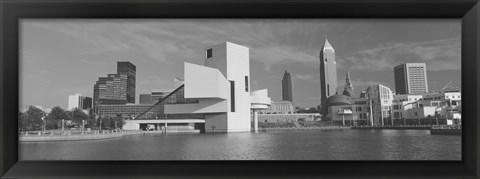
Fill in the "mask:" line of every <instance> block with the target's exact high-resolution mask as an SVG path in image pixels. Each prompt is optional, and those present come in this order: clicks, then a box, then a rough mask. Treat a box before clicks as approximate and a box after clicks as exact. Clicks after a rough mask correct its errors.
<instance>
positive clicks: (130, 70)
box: [117, 62, 137, 103]
mask: <svg viewBox="0 0 480 179" xmlns="http://www.w3.org/2000/svg"><path fill="white" fill-rule="evenodd" d="M136 69H137V68H136V67H135V65H133V64H132V63H130V62H117V74H126V75H127V86H126V98H127V102H128V103H135V79H136V71H137V70H136Z"/></svg>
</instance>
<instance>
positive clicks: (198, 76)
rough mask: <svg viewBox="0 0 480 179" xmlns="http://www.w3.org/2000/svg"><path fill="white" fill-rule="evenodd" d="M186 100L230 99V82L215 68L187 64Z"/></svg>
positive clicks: (185, 65)
mask: <svg viewBox="0 0 480 179" xmlns="http://www.w3.org/2000/svg"><path fill="white" fill-rule="evenodd" d="M184 67H185V81H184V82H185V98H221V99H227V98H229V94H230V93H229V90H228V86H229V82H228V81H227V79H225V77H224V76H223V75H222V73H221V72H220V71H219V70H218V69H215V68H211V67H205V66H201V65H195V64H191V63H185V64H184Z"/></svg>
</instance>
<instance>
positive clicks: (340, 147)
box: [19, 130, 461, 160]
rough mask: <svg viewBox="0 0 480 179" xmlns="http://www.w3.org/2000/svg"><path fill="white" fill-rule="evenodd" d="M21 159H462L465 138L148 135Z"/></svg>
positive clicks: (418, 134)
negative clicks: (462, 139) (462, 141)
mask: <svg viewBox="0 0 480 179" xmlns="http://www.w3.org/2000/svg"><path fill="white" fill-rule="evenodd" d="M19 150H20V151H19V158H20V160H461V137H460V136H444V135H430V132H429V131H428V130H330V131H319V130H302V131H269V132H267V133H248V132H246V133H228V134H170V135H161V134H147V135H133V136H127V137H123V138H119V139H108V140H94V141H71V142H36V143H20V146H19Z"/></svg>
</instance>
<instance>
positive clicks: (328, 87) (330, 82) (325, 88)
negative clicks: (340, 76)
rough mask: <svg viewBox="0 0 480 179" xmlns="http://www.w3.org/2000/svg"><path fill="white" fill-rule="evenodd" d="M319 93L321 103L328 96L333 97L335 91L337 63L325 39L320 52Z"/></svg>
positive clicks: (333, 51)
mask: <svg viewBox="0 0 480 179" xmlns="http://www.w3.org/2000/svg"><path fill="white" fill-rule="evenodd" d="M320 91H321V98H320V99H321V102H322V103H323V102H324V101H325V100H326V99H327V98H328V97H329V96H332V95H335V94H336V91H337V62H336V61H335V50H334V49H333V47H332V45H330V42H328V40H327V39H326V38H325V44H324V45H323V47H322V50H321V51H320Z"/></svg>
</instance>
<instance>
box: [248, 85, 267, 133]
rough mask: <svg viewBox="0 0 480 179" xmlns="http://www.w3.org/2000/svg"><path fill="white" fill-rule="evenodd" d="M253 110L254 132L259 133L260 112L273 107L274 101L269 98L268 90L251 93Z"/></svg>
mask: <svg viewBox="0 0 480 179" xmlns="http://www.w3.org/2000/svg"><path fill="white" fill-rule="evenodd" d="M250 100H251V104H252V106H251V109H252V113H253V114H252V116H253V131H255V132H257V131H258V110H264V109H267V108H268V107H269V106H270V105H271V101H272V99H271V98H269V97H268V90H267V89H262V90H257V91H254V92H252V93H251V98H250Z"/></svg>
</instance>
